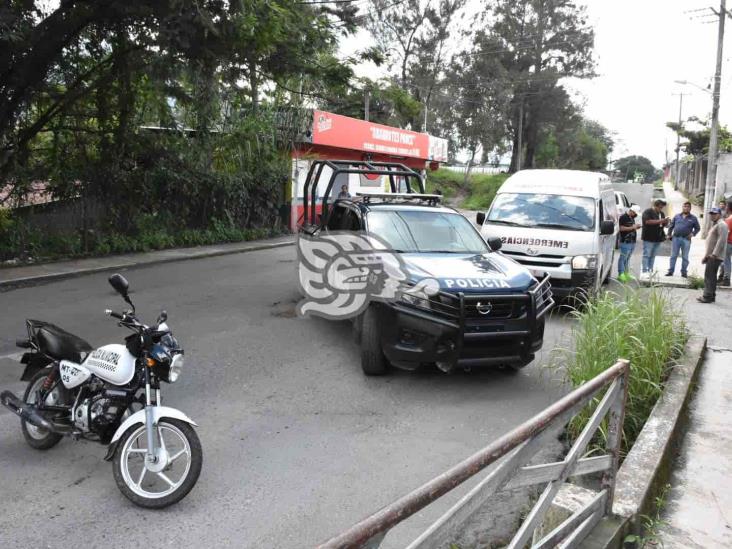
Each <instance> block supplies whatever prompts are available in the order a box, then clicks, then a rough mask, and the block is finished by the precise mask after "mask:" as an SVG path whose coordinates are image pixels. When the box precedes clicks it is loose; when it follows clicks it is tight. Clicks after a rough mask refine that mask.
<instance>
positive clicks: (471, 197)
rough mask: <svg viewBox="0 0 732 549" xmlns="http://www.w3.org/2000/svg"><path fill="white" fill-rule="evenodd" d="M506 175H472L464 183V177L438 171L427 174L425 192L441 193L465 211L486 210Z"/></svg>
mask: <svg viewBox="0 0 732 549" xmlns="http://www.w3.org/2000/svg"><path fill="white" fill-rule="evenodd" d="M507 178H508V174H496V175H484V174H472V175H471V176H470V178H469V179H468V182H467V184H466V183H465V175H464V174H462V173H459V172H453V171H451V170H446V169H440V170H437V171H435V172H429V173H428V174H427V192H434V191H435V190H436V189H440V190H441V191H442V194H443V196H445V198H446V199H447V201H448V202H450V203H452V204H454V205H455V206H457V207H459V208H465V209H466V210H487V209H488V207H489V206H490V205H491V202H492V201H493V198H494V197H495V196H496V191H497V190H498V188H499V187H500V186H501V185H502V184H503V182H504V181H505V180H506V179H507Z"/></svg>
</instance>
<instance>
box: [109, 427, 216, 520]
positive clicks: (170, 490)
mask: <svg viewBox="0 0 732 549" xmlns="http://www.w3.org/2000/svg"><path fill="white" fill-rule="evenodd" d="M155 438H156V447H157V460H156V461H155V462H154V463H149V462H148V461H147V460H146V459H145V456H146V454H147V435H146V431H145V425H139V424H138V425H133V426H132V427H130V428H129V429H128V430H127V431H126V432H125V433H124V434H123V435H122V437H121V438H120V439H119V443H118V444H117V451H116V452H115V455H114V462H113V466H114V480H115V481H116V482H117V487H118V488H119V489H120V491H121V492H122V493H123V494H124V495H125V497H126V498H127V499H129V500H130V501H131V502H132V503H134V504H135V505H139V506H140V507H147V508H150V509H161V508H163V507H168V506H169V505H173V504H174V503H177V502H179V501H180V500H181V499H183V498H184V497H185V496H186V495H187V494H188V492H190V491H191V489H192V488H193V486H195V484H196V481H197V480H198V476H199V475H200V474H201V465H202V464H203V450H202V449H201V442H200V440H199V439H198V435H197V434H196V431H195V430H194V429H193V427H191V426H190V425H189V424H188V423H185V422H183V421H180V420H177V419H172V418H163V419H161V420H160V421H159V422H158V425H157V428H156V433H155Z"/></svg>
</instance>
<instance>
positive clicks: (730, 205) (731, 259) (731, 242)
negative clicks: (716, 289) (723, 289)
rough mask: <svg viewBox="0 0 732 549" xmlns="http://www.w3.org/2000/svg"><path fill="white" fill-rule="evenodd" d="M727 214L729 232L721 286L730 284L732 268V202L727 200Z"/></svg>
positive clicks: (726, 220) (725, 220)
mask: <svg viewBox="0 0 732 549" xmlns="http://www.w3.org/2000/svg"><path fill="white" fill-rule="evenodd" d="M726 210H727V215H726V216H725V219H724V222H725V223H726V224H727V229H728V230H729V232H728V234H727V251H726V253H725V255H724V263H723V265H724V276H723V277H722V280H721V282H720V283H719V285H720V286H729V285H730V276H729V275H730V270H731V268H732V202H727V208H726Z"/></svg>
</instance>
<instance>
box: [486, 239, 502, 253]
mask: <svg viewBox="0 0 732 549" xmlns="http://www.w3.org/2000/svg"><path fill="white" fill-rule="evenodd" d="M486 242H488V246H490V247H491V250H493V251H494V252H497V251H498V250H500V249H501V248H502V247H503V242H501V239H500V238H498V237H495V238H489V239H488V240H486Z"/></svg>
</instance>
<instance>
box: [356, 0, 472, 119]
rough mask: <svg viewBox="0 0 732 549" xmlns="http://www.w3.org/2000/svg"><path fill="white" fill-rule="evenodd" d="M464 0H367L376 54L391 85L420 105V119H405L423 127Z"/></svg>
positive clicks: (437, 91)
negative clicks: (385, 66)
mask: <svg viewBox="0 0 732 549" xmlns="http://www.w3.org/2000/svg"><path fill="white" fill-rule="evenodd" d="M465 3H466V0H438V1H437V2H430V1H425V0H407V1H406V2H394V0H371V7H370V11H369V19H368V28H369V30H370V31H371V33H372V35H373V36H374V37H375V38H376V40H377V42H378V44H379V45H378V46H377V48H378V50H379V53H380V56H381V57H382V58H383V59H385V60H386V62H387V64H388V67H389V68H390V70H391V71H392V76H393V78H394V80H395V84H397V85H398V86H400V87H401V88H402V89H404V90H406V91H408V92H409V93H410V94H411V95H412V97H413V98H414V99H415V100H416V101H419V102H420V103H422V105H424V110H423V111H422V112H421V115H422V117H421V120H420V119H419V118H418V117H416V116H415V117H413V118H412V119H411V120H409V121H408V123H409V125H410V126H411V127H412V128H413V129H419V128H421V129H426V127H425V126H426V121H427V112H428V110H429V109H430V106H431V104H432V102H433V98H434V96H435V94H439V93H440V92H439V87H440V82H441V80H442V78H443V76H444V71H445V69H446V66H447V62H448V59H449V51H448V49H449V48H448V41H449V39H450V36H451V32H452V31H453V30H454V28H453V27H454V23H455V21H456V19H457V15H458V14H459V12H460V10H462V8H463V7H464V6H465Z"/></svg>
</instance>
